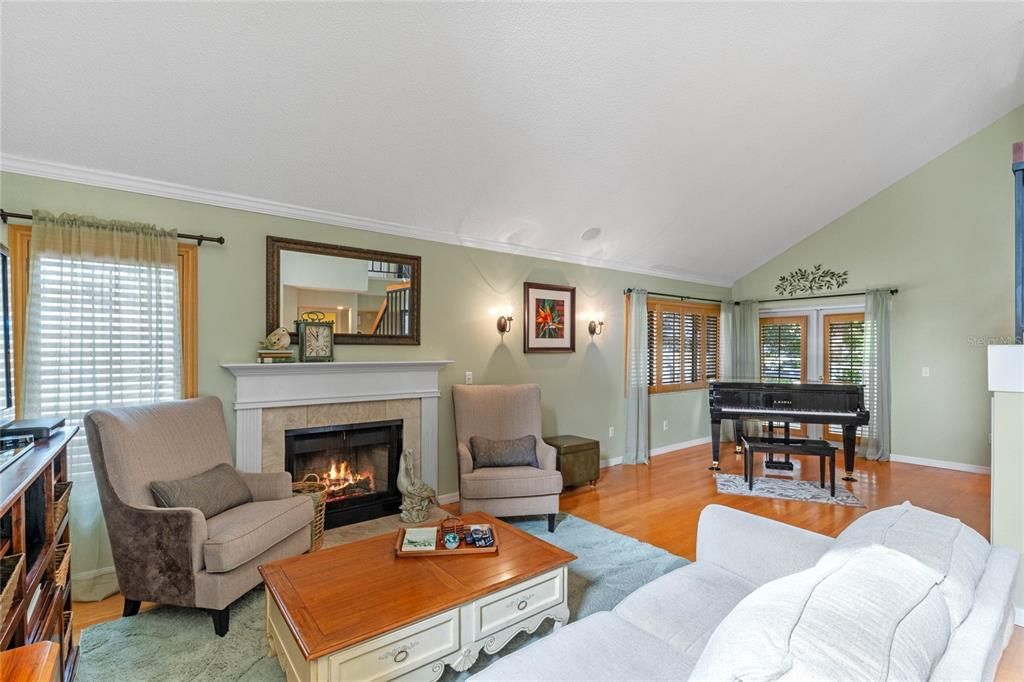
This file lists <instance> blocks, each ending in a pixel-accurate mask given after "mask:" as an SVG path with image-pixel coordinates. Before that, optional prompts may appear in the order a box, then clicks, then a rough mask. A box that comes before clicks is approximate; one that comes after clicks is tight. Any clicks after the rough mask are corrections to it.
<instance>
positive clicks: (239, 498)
mask: <svg viewBox="0 0 1024 682" xmlns="http://www.w3.org/2000/svg"><path fill="white" fill-rule="evenodd" d="M149 489H150V490H151V491H152V492H153V501H154V502H156V506H158V507H191V508H193V509H198V510H199V511H201V512H202V513H203V516H205V517H206V518H207V519H209V518H211V517H213V516H216V515H217V514H220V513H221V512H223V511H225V510H227V509H231V508H232V507H237V506H238V505H240V504H245V503H246V502H252V491H250V490H249V486H247V485H246V484H245V480H243V479H242V477H241V475H239V473H238V470H237V469H235V467H233V466H231V465H230V464H218V465H217V466H215V467H213V468H212V469H207V470H206V471H204V472H203V473H201V474H196V475H195V476H191V477H189V478H180V479H177V480H174V481H153V482H152V483H150V484H149Z"/></svg>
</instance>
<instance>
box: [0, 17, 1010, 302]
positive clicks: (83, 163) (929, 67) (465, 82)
mask: <svg viewBox="0 0 1024 682" xmlns="http://www.w3.org/2000/svg"><path fill="white" fill-rule="evenodd" d="M0 11H2V17H0V21H2V60H3V62H2V80H0V88H2V90H0V96H2V109H0V114H2V121H0V123H2V127H0V133H2V138H0V151H2V153H3V159H4V166H5V167H6V168H8V169H14V170H16V169H22V170H24V169H26V168H34V169H36V172H40V173H44V174H45V173H47V172H49V171H47V170H46V169H47V168H55V167H56V166H53V167H51V166H49V165H48V164H38V163H36V162H40V161H41V162H54V163H59V164H68V165H70V166H78V167H84V168H88V169H94V170H98V171H107V172H110V173H116V174H123V175H125V176H133V178H121V179H120V180H119V181H116V182H115V181H111V182H113V183H114V184H117V182H122V183H123V184H126V185H127V184H131V183H132V182H138V181H137V180H136V179H135V178H146V179H151V180H157V181H162V182H165V183H176V184H179V185H184V186H188V187H191V188H197V189H198V190H204V191H206V192H212V193H232V194H236V195H245V196H249V197H257V198H259V199H262V200H268V201H272V202H280V203H281V204H283V205H286V206H280V207H278V208H279V209H280V211H281V212H283V213H285V214H289V213H292V214H294V213H295V211H297V210H298V209H296V208H295V207H304V208H308V209H316V210H317V211H321V212H323V213H322V214H321V215H323V216H324V219H325V220H327V221H328V222H339V223H345V222H348V223H350V224H355V225H360V226H371V227H372V226H374V225H377V226H378V227H379V228H380V229H383V230H387V231H393V232H400V233H408V234H413V235H416V236H426V237H428V238H436V239H442V240H445V241H455V242H459V243H466V244H471V245H476V246H484V247H485V248H510V249H512V250H518V251H521V252H525V253H540V254H544V255H548V256H553V257H563V258H567V259H571V260H577V261H580V260H582V261H584V262H591V263H595V264H605V265H610V266H612V267H617V268H620V269H626V270H635V271H639V272H658V273H661V274H667V275H669V276H674V277H678V278H682V279H696V280H701V281H711V282H720V283H731V282H732V281H733V280H735V279H736V278H738V277H739V276H742V275H743V274H745V273H747V272H749V271H750V270H752V269H753V268H755V267H756V266H757V265H759V264H761V263H763V262H765V261H766V260H768V259H769V258H770V257H772V256H774V255H775V254H777V253H779V252H781V251H782V250H784V249H785V248H787V247H788V246H790V245H792V244H793V243H795V242H796V241H798V240H800V239H801V238H803V237H805V236H806V235H808V234H810V233H812V232H814V231H815V230H817V229H819V228H821V227H822V226H823V225H825V224H826V223H828V222H829V221H831V220H832V219H834V218H836V217H838V216H840V215H842V214H843V213H844V212H846V211H847V210H849V209H850V208H852V207H853V206H855V205H857V204H858V203H860V202H862V201H864V200H865V199H867V198H868V197H870V196H871V195H873V194H875V193H876V192H878V191H879V190H881V189H883V188H884V187H886V186H888V185H889V184H891V183H892V182H894V181H895V180H897V179H899V178H900V177H902V176H904V175H906V174H907V173H909V172H911V171H913V170H914V169H916V168H918V167H920V166H921V165H922V164H923V163H925V162H927V161H928V160H929V159H931V158H934V157H935V156H937V155H938V154H940V153H942V152H943V151H945V150H946V149H948V148H950V147H951V146H953V145H954V144H956V143H957V142H959V141H961V140H963V139H964V138H965V137H967V136H968V135H970V134H972V133H974V132H976V131H978V130H980V129H981V128H983V127H984V126H986V125H987V124H989V123H991V122H992V121H994V120H995V119H997V118H999V117H1000V116H1002V115H1003V114H1005V113H1007V112H1009V111H1010V110H1011V109H1013V108H1014V107H1016V106H1018V105H1021V104H1022V103H1024V3H1022V2H1009V3H991V4H990V3H985V4H975V3H947V4H845V3H844V4H839V3H825V4H354V3H353V4H341V3H331V4H319V3H296V4H284V3H269V4H256V3H226V4H202V3H190V4H173V3H172V4H150V3H136V4H71V5H64V4H51V3H25V4H21V3H11V2H4V3H3V5H2V9H0ZM1007 155H1008V156H1007V163H1009V150H1007ZM40 169H42V170H40ZM110 177H120V176H110ZM139 186H143V187H147V186H149V185H146V183H142V184H141V185H139ZM167 187H173V186H172V185H167ZM174 191H175V192H178V193H179V194H182V193H183V194H184V195H186V196H187V195H188V192H191V191H192V190H184V189H182V188H177V189H175V190H174ZM172 193H173V192H172ZM204 196H206V197H207V200H209V201H211V202H213V203H217V202H218V201H221V200H222V199H218V195H217V194H206V195H204ZM236 199H237V198H236ZM227 203H231V202H227ZM267 210H275V209H267ZM144 217H145V216H139V218H144ZM178 227H180V228H182V229H185V228H186V227H187V226H178ZM203 227H204V229H207V228H212V227H213V226H203ZM593 227H599V228H601V230H602V234H601V236H600V237H598V238H597V239H594V240H592V241H583V240H581V239H580V235H581V233H582V232H584V231H585V230H587V229H590V228H593Z"/></svg>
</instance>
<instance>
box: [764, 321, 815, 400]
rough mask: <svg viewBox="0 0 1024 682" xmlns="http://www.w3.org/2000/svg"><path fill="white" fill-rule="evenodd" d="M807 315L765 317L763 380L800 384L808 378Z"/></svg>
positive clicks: (766, 381)
mask: <svg viewBox="0 0 1024 682" xmlns="http://www.w3.org/2000/svg"><path fill="white" fill-rule="evenodd" d="M805 328H806V323H805V322H804V320H803V318H762V320H761V381H762V382H765V383H775V384H798V383H801V382H802V381H803V380H804V370H805V367H804V330H805Z"/></svg>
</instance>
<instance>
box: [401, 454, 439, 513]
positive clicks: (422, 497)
mask: <svg viewBox="0 0 1024 682" xmlns="http://www.w3.org/2000/svg"><path fill="white" fill-rule="evenodd" d="M398 492H400V493H402V506H401V507H400V509H401V510H402V521H404V522H406V523H423V522H424V521H426V520H427V517H428V516H430V507H431V505H435V504H437V492H436V491H435V490H434V489H433V488H431V487H430V486H429V485H427V484H426V483H424V482H423V481H422V480H420V479H418V478H416V474H414V473H413V468H412V450H408V449H406V450H402V456H401V457H400V458H399V460H398Z"/></svg>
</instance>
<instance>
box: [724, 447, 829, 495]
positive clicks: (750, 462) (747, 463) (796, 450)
mask: <svg viewBox="0 0 1024 682" xmlns="http://www.w3.org/2000/svg"><path fill="white" fill-rule="evenodd" d="M740 443H741V445H742V446H743V480H744V481H746V482H747V487H748V489H749V490H753V489H754V453H755V452H757V451H761V452H764V453H765V454H767V455H768V456H769V457H770V456H771V455H774V454H784V455H786V461H787V462H789V456H790V455H815V456H816V457H818V465H819V466H818V469H819V473H820V481H821V487H822V488H824V487H825V464H826V460H828V462H827V463H828V478H829V492H830V494H831V496H832V497H835V496H836V449H837V448H836V446H835V445H833V444H832V443H830V442H828V441H827V440H812V439H809V438H790V439H788V440H780V439H779V438H774V437H770V436H769V437H767V438H759V437H756V436H743V437H741V438H740Z"/></svg>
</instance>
